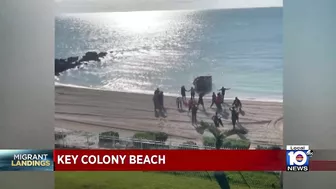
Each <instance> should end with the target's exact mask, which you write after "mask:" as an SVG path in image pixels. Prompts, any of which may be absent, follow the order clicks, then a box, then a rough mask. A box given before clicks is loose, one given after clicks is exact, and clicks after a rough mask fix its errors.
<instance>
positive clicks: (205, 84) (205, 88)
mask: <svg viewBox="0 0 336 189" xmlns="http://www.w3.org/2000/svg"><path fill="white" fill-rule="evenodd" d="M193 84H194V86H195V90H196V92H197V93H198V94H199V93H210V92H212V76H199V77H196V78H195V79H194V82H193Z"/></svg>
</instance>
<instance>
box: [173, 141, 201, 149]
mask: <svg viewBox="0 0 336 189" xmlns="http://www.w3.org/2000/svg"><path fill="white" fill-rule="evenodd" d="M178 149H181V150H182V149H191V150H198V149H199V147H198V146H197V144H196V142H194V141H187V142H183V143H182V144H180V145H179V146H178Z"/></svg>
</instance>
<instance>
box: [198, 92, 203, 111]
mask: <svg viewBox="0 0 336 189" xmlns="http://www.w3.org/2000/svg"><path fill="white" fill-rule="evenodd" d="M203 96H204V93H200V94H199V97H198V103H197V106H199V105H202V107H203V110H205V107H204V101H203Z"/></svg>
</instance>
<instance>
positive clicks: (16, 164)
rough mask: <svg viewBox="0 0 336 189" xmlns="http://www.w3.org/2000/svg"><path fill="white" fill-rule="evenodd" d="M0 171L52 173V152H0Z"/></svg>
mask: <svg viewBox="0 0 336 189" xmlns="http://www.w3.org/2000/svg"><path fill="white" fill-rule="evenodd" d="M0 171H54V161H53V150H25V149H22V150H17V149H15V150H14V149H8V150H4V149H3V150H0Z"/></svg>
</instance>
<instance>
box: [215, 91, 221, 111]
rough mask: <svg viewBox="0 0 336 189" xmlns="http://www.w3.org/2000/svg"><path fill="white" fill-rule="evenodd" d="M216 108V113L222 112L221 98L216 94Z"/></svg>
mask: <svg viewBox="0 0 336 189" xmlns="http://www.w3.org/2000/svg"><path fill="white" fill-rule="evenodd" d="M216 107H217V110H216V112H221V111H222V96H221V94H220V93H218V94H217V97H216Z"/></svg>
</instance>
